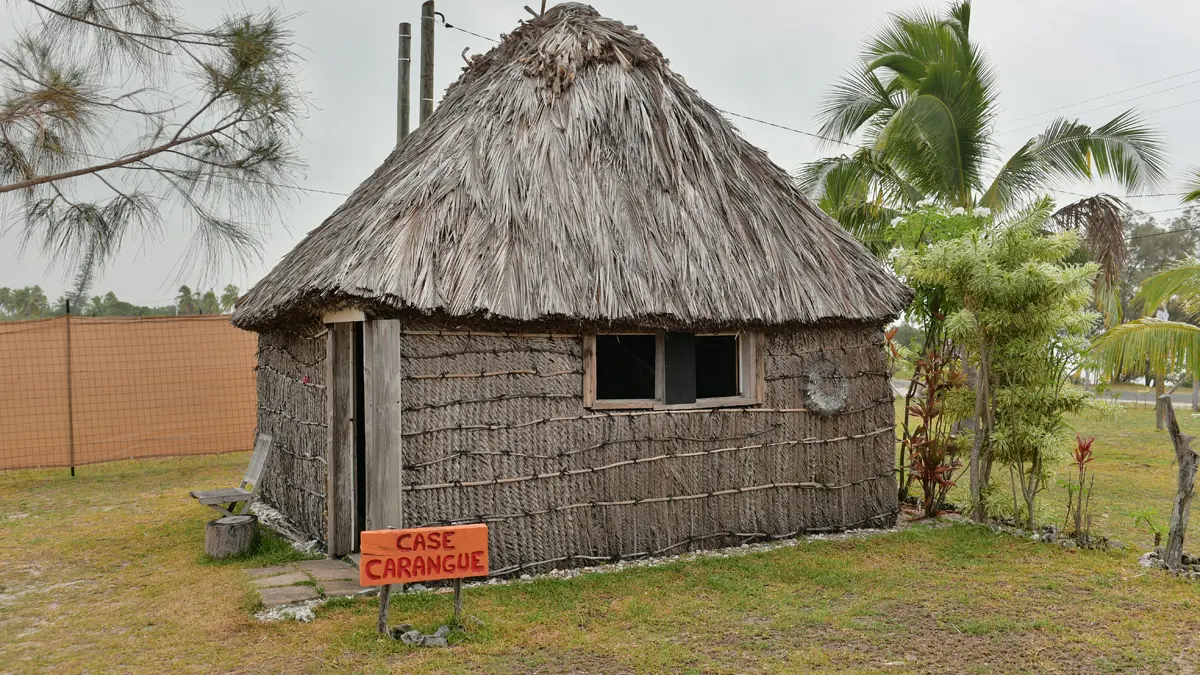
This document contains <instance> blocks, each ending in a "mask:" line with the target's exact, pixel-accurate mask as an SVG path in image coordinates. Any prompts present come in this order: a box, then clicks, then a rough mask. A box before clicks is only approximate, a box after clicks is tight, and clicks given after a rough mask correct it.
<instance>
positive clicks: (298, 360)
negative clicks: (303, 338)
mask: <svg viewBox="0 0 1200 675" xmlns="http://www.w3.org/2000/svg"><path fill="white" fill-rule="evenodd" d="M263 352H280V353H282V354H286V355H287V357H288V358H289V359H291V360H292V361H295V362H296V363H299V364H300V365H302V366H304V367H305V368H315V367H316V366H319V365H321V364H322V363H325V357H324V356H321V358H319V359H316V360H315V361H305V360H304V359H301V358H300V357H298V356H296V355H295V354H293V353H291V352H289V351H288V350H286V349H284V348H283V347H276V346H275V345H260V346H259V348H258V351H257V352H255V355H256V356H258V357H260V358H259V360H258V362H259V364H261V363H262V358H261V357H262V353H263ZM260 367H261V365H260Z"/></svg>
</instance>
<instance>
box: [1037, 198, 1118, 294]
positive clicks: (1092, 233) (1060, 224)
mask: <svg viewBox="0 0 1200 675" xmlns="http://www.w3.org/2000/svg"><path fill="white" fill-rule="evenodd" d="M1128 213H1129V207H1128V206H1127V205H1126V204H1125V203H1124V202H1122V201H1121V200H1119V199H1117V198H1116V197H1113V196H1112V195H1106V194H1099V195H1095V196H1094V197H1087V198H1085V199H1081V200H1079V201H1077V202H1074V203H1072V204H1068V205H1066V206H1064V207H1063V208H1061V209H1059V210H1058V211H1057V212H1055V214H1054V216H1053V218H1052V223H1053V224H1054V226H1055V227H1056V228H1057V229H1060V230H1075V231H1078V232H1082V233H1083V235H1084V239H1083V247H1084V250H1086V251H1087V252H1088V254H1089V255H1090V256H1091V257H1092V260H1095V261H1096V262H1097V263H1099V264H1100V270H1101V272H1102V279H1103V280H1104V282H1105V283H1106V284H1107V285H1109V286H1112V285H1115V284H1117V283H1118V280H1119V279H1120V277H1121V272H1122V271H1123V270H1124V269H1125V261H1126V259H1127V258H1128V257H1129V246H1128V243H1127V242H1126V241H1125V217H1126V215H1127V214H1128Z"/></svg>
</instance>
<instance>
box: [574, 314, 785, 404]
mask: <svg viewBox="0 0 1200 675" xmlns="http://www.w3.org/2000/svg"><path fill="white" fill-rule="evenodd" d="M760 341H761V336H760V335H758V334H756V333H751V332H748V331H741V332H729V333H676V332H663V331H659V332H656V333H650V332H646V333H599V334H591V335H585V336H584V350H583V355H584V404H585V405H586V406H587V407H589V408H594V409H599V410H613V409H670V408H716V407H724V406H747V405H756V404H759V403H761V402H762V389H763V373H762V358H761V355H762V350H761V347H760Z"/></svg>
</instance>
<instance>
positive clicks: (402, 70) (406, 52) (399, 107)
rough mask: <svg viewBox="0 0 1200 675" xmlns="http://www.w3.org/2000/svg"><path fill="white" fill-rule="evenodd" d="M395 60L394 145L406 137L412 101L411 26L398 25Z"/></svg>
mask: <svg viewBox="0 0 1200 675" xmlns="http://www.w3.org/2000/svg"><path fill="white" fill-rule="evenodd" d="M399 52H400V53H399V55H398V57H397V60H396V66H397V67H396V145H399V144H400V141H402V140H404V138H405V137H406V136H408V127H409V108H410V107H411V105H412V99H411V98H410V97H409V87H410V85H409V81H410V78H411V75H410V73H411V64H412V24H408V23H402V24H400V48H399Z"/></svg>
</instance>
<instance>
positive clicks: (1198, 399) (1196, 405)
mask: <svg viewBox="0 0 1200 675" xmlns="http://www.w3.org/2000/svg"><path fill="white" fill-rule="evenodd" d="M1192 412H1200V377H1196V376H1195V375H1193V376H1192Z"/></svg>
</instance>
